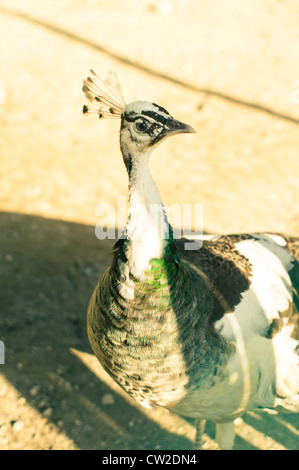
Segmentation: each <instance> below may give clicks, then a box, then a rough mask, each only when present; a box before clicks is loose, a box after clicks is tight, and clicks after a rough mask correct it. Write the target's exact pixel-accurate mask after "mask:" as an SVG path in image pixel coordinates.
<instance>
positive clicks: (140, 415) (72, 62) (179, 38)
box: [0, 0, 299, 450]
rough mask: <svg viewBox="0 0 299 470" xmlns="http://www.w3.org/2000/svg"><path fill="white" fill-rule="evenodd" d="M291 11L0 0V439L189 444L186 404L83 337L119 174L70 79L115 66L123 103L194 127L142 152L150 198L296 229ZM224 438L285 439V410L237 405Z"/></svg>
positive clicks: (284, 4) (7, 444)
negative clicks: (159, 397) (173, 405)
mask: <svg viewBox="0 0 299 470" xmlns="http://www.w3.org/2000/svg"><path fill="white" fill-rule="evenodd" d="M298 21H299V5H298V2H297V0H284V1H283V0H280V1H279V0H262V1H260V0H252V1H250V2H240V1H238V0H215V1H213V2H211V1H209V0H184V1H179V0H172V1H171V0H160V1H159V0H138V1H136V0H135V1H134V0H126V2H124V1H122V0H53V1H51V2H48V1H46V0H39V1H37V0H1V1H0V54H1V56H0V57H1V60H0V103H1V104H0V122H1V126H0V142H1V149H0V176H1V187H0V211H1V212H0V227H1V231H0V260H1V263H0V283H1V290H0V340H2V341H3V342H4V344H5V364H3V365H0V373H1V375H0V450H4V449H8V450H11V449H109V450H113V449H134V450H135V449H191V448H192V440H193V438H194V434H195V430H194V425H193V421H192V420H186V419H183V418H181V417H178V416H175V415H173V414H171V413H169V412H167V411H165V410H159V409H154V410H145V409H143V408H140V407H139V406H138V405H136V404H135V403H134V402H133V401H132V400H130V399H129V398H128V397H126V396H125V395H124V393H123V392H122V391H120V390H119V388H118V387H117V386H116V385H115V384H114V383H113V382H112V381H111V380H110V379H109V377H108V376H107V375H106V374H105V372H104V371H103V370H102V368H101V366H100V365H99V364H98V362H97V361H96V359H95V358H94V356H93V354H92V351H91V349H90V346H89V343H88V339H87V336H86V326H85V321H86V320H85V318H86V308H87V303H88V299H89V297H90V295H91V293H92V290H93V288H94V286H95V284H96V282H97V279H98V277H99V276H100V275H101V274H102V273H103V272H104V270H105V269H106V267H107V266H108V265H109V263H110V261H111V256H110V251H111V247H112V244H113V243H114V240H99V239H97V238H96V236H95V226H96V224H97V223H101V221H100V219H99V216H98V215H95V211H96V208H97V206H98V205H99V204H103V203H108V204H111V207H112V208H113V209H111V213H110V219H109V221H108V222H109V224H110V225H112V224H114V223H115V224H116V225H117V226H122V224H123V223H124V220H123V218H122V217H119V218H117V216H118V213H119V212H120V211H118V197H119V196H126V194H127V175H126V172H125V168H124V165H123V162H122V160H121V157H120V152H119V147H118V127H119V122H118V121H117V120H106V121H104V120H103V121H100V122H99V121H98V120H97V119H96V118H94V117H93V116H90V117H89V116H82V114H81V109H82V104H83V103H84V97H83V95H82V92H81V82H82V78H83V77H85V76H86V75H87V74H88V71H89V69H90V68H93V69H95V70H96V71H97V72H98V73H99V74H100V75H102V76H105V75H106V74H107V73H108V72H109V71H110V70H115V71H116V72H117V75H118V77H119V80H120V81H121V83H122V88H123V92H124V95H125V98H126V101H127V102H130V101H133V100H135V99H145V100H148V101H154V102H157V103H159V104H160V105H162V106H164V107H165V108H166V109H168V110H169V112H170V113H171V114H172V115H173V116H175V117H177V118H178V119H180V120H182V121H184V122H187V123H189V124H190V125H191V126H192V127H194V128H195V129H196V130H197V134H196V135H195V134H194V135H189V136H177V137H174V138H172V139H169V140H168V141H166V142H165V143H164V144H163V145H161V147H160V148H159V149H158V150H157V152H156V153H155V155H154V157H153V161H152V165H151V166H152V172H153V175H154V177H155V180H156V182H157V184H158V187H159V188H160V191H161V194H162V198H163V200H164V201H165V203H167V204H168V205H171V204H174V203H178V204H183V203H191V204H197V203H200V204H202V205H203V208H204V229H205V231H207V232H215V233H220V232H221V233H222V232H225V233H228V232H230V233H232V232H242V231H263V230H265V231H285V232H288V233H290V234H297V235H298V234H299V207H298V193H299V163H298V162H299V159H298V142H299V139H298V137H299V92H298V93H297V90H298V88H299V83H298V84H296V80H299V66H298V54H299V29H298ZM296 87H297V88H296ZM114 215H115V218H116V221H115V220H114V217H113V216H114ZM214 436H215V428H214V425H213V423H207V425H206V430H205V440H206V443H205V447H206V448H207V449H214V448H216V445H215V441H214ZM235 448H236V449H242V450H245V449H249V450H253V449H264V450H268V449H269V450H270V449H273V450H277V449H299V423H298V417H297V416H295V415H291V414H290V415H269V414H257V413H248V414H246V415H245V416H243V417H242V419H240V420H239V421H238V423H237V438H236V443H235Z"/></svg>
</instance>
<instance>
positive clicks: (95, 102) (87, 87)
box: [82, 70, 195, 168]
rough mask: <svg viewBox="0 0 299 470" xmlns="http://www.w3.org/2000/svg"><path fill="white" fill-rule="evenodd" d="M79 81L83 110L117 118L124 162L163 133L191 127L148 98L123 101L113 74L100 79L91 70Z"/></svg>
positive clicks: (149, 147) (190, 130)
mask: <svg viewBox="0 0 299 470" xmlns="http://www.w3.org/2000/svg"><path fill="white" fill-rule="evenodd" d="M90 73H91V76H89V77H88V78H87V79H86V80H84V81H83V88H82V90H83V92H84V94H85V96H86V98H87V99H88V100H89V101H90V103H91V104H90V105H88V106H87V105H84V106H83V113H84V114H85V113H93V114H97V115H98V116H99V118H100V119H101V118H105V117H109V118H119V119H121V127H120V147H121V151H122V154H123V158H124V161H125V164H126V166H127V168H128V163H129V162H132V160H134V159H138V158H140V156H141V155H147V154H149V153H151V151H152V150H153V148H154V147H155V146H156V145H158V144H159V143H160V142H161V141H162V140H164V139H165V138H167V137H170V136H172V135H176V134H182V133H193V132H195V130H194V129H193V128H192V127H191V126H189V125H188V124H184V123H182V122H180V121H178V120H176V119H174V118H173V117H172V116H171V115H170V114H169V113H168V111H166V109H164V108H162V107H161V106H159V105H157V104H155V103H151V102H148V101H134V102H132V103H130V104H126V103H125V100H124V98H123V94H122V91H121V87H120V84H119V82H118V80H117V78H116V75H115V74H110V76H109V77H108V79H106V80H104V81H102V80H101V79H100V78H99V77H98V76H97V75H96V73H95V72H94V71H93V70H90Z"/></svg>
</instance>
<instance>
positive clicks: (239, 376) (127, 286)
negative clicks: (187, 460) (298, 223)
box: [83, 70, 299, 449]
mask: <svg viewBox="0 0 299 470" xmlns="http://www.w3.org/2000/svg"><path fill="white" fill-rule="evenodd" d="M83 91H84V93H85V96H86V97H87V99H88V100H89V101H90V102H91V104H89V105H84V107H83V113H89V112H94V113H96V114H97V115H98V116H99V117H100V118H101V117H114V118H120V120H121V128H120V148H121V152H122V156H123V160H124V163H125V166H126V169H127V172H128V177H129V214H128V222H127V225H126V228H125V236H124V237H123V238H120V239H119V240H118V241H117V242H116V244H115V246H114V251H113V254H114V257H113V261H112V265H111V266H110V268H109V269H108V270H107V271H106V272H105V274H104V275H103V276H102V278H101V279H100V280H99V282H98V284H97V286H96V288H95V290H94V293H93V295H92V297H91V299H90V303H89V308H88V317H87V328H88V336H89V340H90V343H91V346H92V348H93V351H94V353H95V354H96V356H97V358H98V359H99V361H100V363H101V364H102V366H103V367H104V369H105V370H106V371H107V372H108V373H109V374H110V375H111V376H112V377H113V379H114V380H115V381H116V382H117V383H118V384H119V385H120V386H121V387H122V388H123V389H124V390H125V391H126V392H127V393H128V394H129V395H131V396H132V397H134V398H135V399H136V400H137V401H138V402H139V403H141V404H142V405H144V406H151V405H158V406H162V407H166V408H167V409H169V410H171V411H173V412H175V413H178V414H180V415H183V416H186V417H193V418H195V419H196V422H197V431H198V433H197V437H196V443H197V445H198V446H199V447H200V445H201V442H202V440H201V433H202V429H203V426H202V425H201V423H202V422H204V420H206V419H208V420H212V421H214V422H216V440H217V441H218V443H219V446H220V448H222V449H231V448H232V447H233V442H234V420H235V419H236V418H237V417H239V416H241V415H243V414H244V413H245V412H246V411H250V410H259V409H262V408H268V409H272V410H273V409H275V410H278V411H286V412H298V411H299V395H298V392H299V368H298V359H299V358H298V339H299V315H298V309H299V238H297V237H292V236H285V235H282V234H272V233H268V234H267V233H262V234H260V233H253V234H237V235H223V236H215V237H211V238H210V239H205V240H203V242H202V246H201V248H200V249H198V250H186V249H184V248H185V243H186V242H187V241H186V240H184V239H178V240H175V239H174V236H173V232H172V229H171V227H170V225H169V223H168V219H167V214H166V211H165V209H164V206H163V203H162V201H161V197H160V195H159V192H158V189H157V187H156V185H155V182H154V181H153V178H152V176H151V173H150V171H149V167H148V161H149V157H150V155H151V153H152V151H153V150H154V149H155V148H156V147H157V145H159V144H160V143H161V142H162V141H163V140H164V139H165V138H166V137H169V136H172V135H175V134H179V133H192V132H194V130H193V129H192V128H191V127H190V126H188V125H186V124H183V123H181V122H179V121H177V120H176V119H174V118H173V117H172V116H171V115H170V114H169V113H168V112H167V111H166V110H165V109H164V108H163V107H161V106H159V105H157V104H154V103H150V102H146V101H135V102H133V103H130V104H128V105H126V104H125V102H124V99H123V96H122V93H121V89H120V86H119V84H118V82H117V80H116V79H115V78H114V79H110V80H106V81H102V80H100V79H99V77H97V75H96V74H95V72H93V71H92V70H91V76H90V77H88V78H87V79H86V80H84V82H83Z"/></svg>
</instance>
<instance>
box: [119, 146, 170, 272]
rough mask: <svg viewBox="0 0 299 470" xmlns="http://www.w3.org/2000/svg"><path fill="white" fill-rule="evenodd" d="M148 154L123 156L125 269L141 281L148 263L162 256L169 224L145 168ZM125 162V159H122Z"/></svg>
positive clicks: (148, 266) (153, 183) (156, 190)
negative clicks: (126, 198) (126, 208)
mask: <svg viewBox="0 0 299 470" xmlns="http://www.w3.org/2000/svg"><path fill="white" fill-rule="evenodd" d="M150 153H151V152H147V153H145V154H142V155H140V156H138V157H137V158H136V157H135V158H134V160H132V159H130V156H127V162H129V163H127V164H126V166H127V170H128V174H129V212H128V222H127V226H126V237H127V239H128V240H129V243H128V246H127V253H126V256H127V260H128V264H129V270H130V272H131V273H132V274H133V275H134V277H135V278H137V279H142V278H143V277H144V273H145V272H146V271H148V270H149V269H150V260H151V259H153V258H154V259H157V258H158V259H159V258H162V257H163V253H164V249H165V247H166V246H167V244H168V239H169V223H168V219H167V215H166V212H165V208H164V206H163V203H162V200H161V196H160V194H159V191H158V188H157V186H156V184H155V182H154V180H153V178H152V175H151V173H150V170H149V167H148V161H149V157H150ZM124 160H125V162H126V159H125V158H124Z"/></svg>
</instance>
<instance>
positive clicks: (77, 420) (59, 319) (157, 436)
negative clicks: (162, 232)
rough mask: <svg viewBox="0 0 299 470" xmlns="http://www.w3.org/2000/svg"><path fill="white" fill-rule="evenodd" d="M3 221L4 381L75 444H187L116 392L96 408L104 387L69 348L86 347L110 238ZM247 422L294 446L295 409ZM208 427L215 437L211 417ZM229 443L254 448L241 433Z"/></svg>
mask: <svg viewBox="0 0 299 470" xmlns="http://www.w3.org/2000/svg"><path fill="white" fill-rule="evenodd" d="M0 226H1V234H0V259H1V268H0V281H1V292H0V305H1V310H0V311H1V316H0V338H1V340H3V341H4V343H5V348H6V364H5V365H4V366H1V367H2V368H1V372H3V373H4V374H5V376H6V378H7V379H8V380H9V382H10V383H11V384H12V385H13V386H14V387H15V388H16V389H17V390H18V391H19V393H20V394H21V395H22V396H23V397H25V399H26V401H27V402H28V403H29V404H30V405H31V406H32V407H34V408H35V409H36V410H37V411H39V412H40V413H43V412H44V411H45V410H46V409H51V415H50V417H49V419H50V421H51V422H53V423H54V424H56V425H57V426H58V427H59V428H60V430H61V431H62V432H64V433H65V434H66V435H67V436H68V437H69V438H70V439H71V440H73V442H74V444H75V445H76V446H77V447H78V448H80V449H109V450H113V449H134V450H137V449H155V448H157V446H158V447H159V448H160V449H177V450H179V449H191V448H192V442H191V440H190V439H189V438H188V437H185V436H184V435H183V434H184V433H183V432H182V433H181V434H182V435H181V436H178V435H177V434H175V433H172V432H168V431H167V430H166V429H164V426H162V425H160V424H159V423H158V422H155V421H153V420H151V419H150V418H149V417H148V416H147V415H145V414H144V413H143V412H142V411H140V410H139V409H138V408H137V407H135V406H133V405H132V404H130V402H129V401H127V400H126V399H124V398H123V397H122V396H121V395H119V394H117V393H113V396H114V400H115V401H114V403H113V404H111V405H103V402H102V399H103V397H104V396H105V395H106V394H108V393H111V389H110V388H109V386H108V385H107V384H106V383H105V382H102V381H101V380H99V378H98V377H96V376H95V375H94V374H93V373H92V372H91V371H90V370H89V369H88V367H86V366H85V365H84V364H83V363H82V362H80V360H78V357H76V356H75V355H74V354H72V352H71V350H72V349H76V350H79V351H82V352H85V353H88V354H91V353H92V351H91V349H90V346H89V342H88V339H87V336H86V326H85V321H86V309H87V304H88V300H89V297H90V295H91V293H92V291H93V288H94V286H95V284H96V282H97V280H98V277H99V276H100V275H101V274H102V273H103V272H104V270H105V269H106V268H107V266H109V264H110V262H111V256H110V252H111V247H112V245H113V243H114V242H113V240H103V241H100V240H98V239H97V238H96V237H95V234H94V227H91V226H87V225H80V224H77V223H68V222H62V221H58V220H51V219H46V218H42V217H37V216H29V215H20V214H13V213H1V214H0ZM33 390H35V393H33V392H32V391H33ZM244 421H245V422H248V425H249V426H251V427H254V428H255V429H256V430H257V431H258V432H260V433H265V434H266V435H269V436H271V437H272V438H273V439H275V440H277V441H278V442H280V443H281V444H282V445H283V446H285V447H286V448H290V449H296V448H298V438H297V437H296V435H295V434H294V433H293V432H292V431H291V430H289V429H292V426H295V418H294V417H293V416H292V415H288V416H283V418H282V419H281V421H280V422H278V421H274V417H272V416H265V417H264V416H263V415H262V417H261V418H260V419H255V418H254V417H252V416H246V417H245V418H244ZM190 423H192V421H186V426H189V427H190ZM206 432H207V434H208V435H209V436H210V437H211V438H213V437H214V434H215V428H214V425H213V423H208V424H207V427H206ZM236 448H238V449H255V448H257V447H255V446H254V445H253V444H251V443H249V442H247V441H246V440H245V439H242V438H241V437H240V436H238V437H237V439H236Z"/></svg>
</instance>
